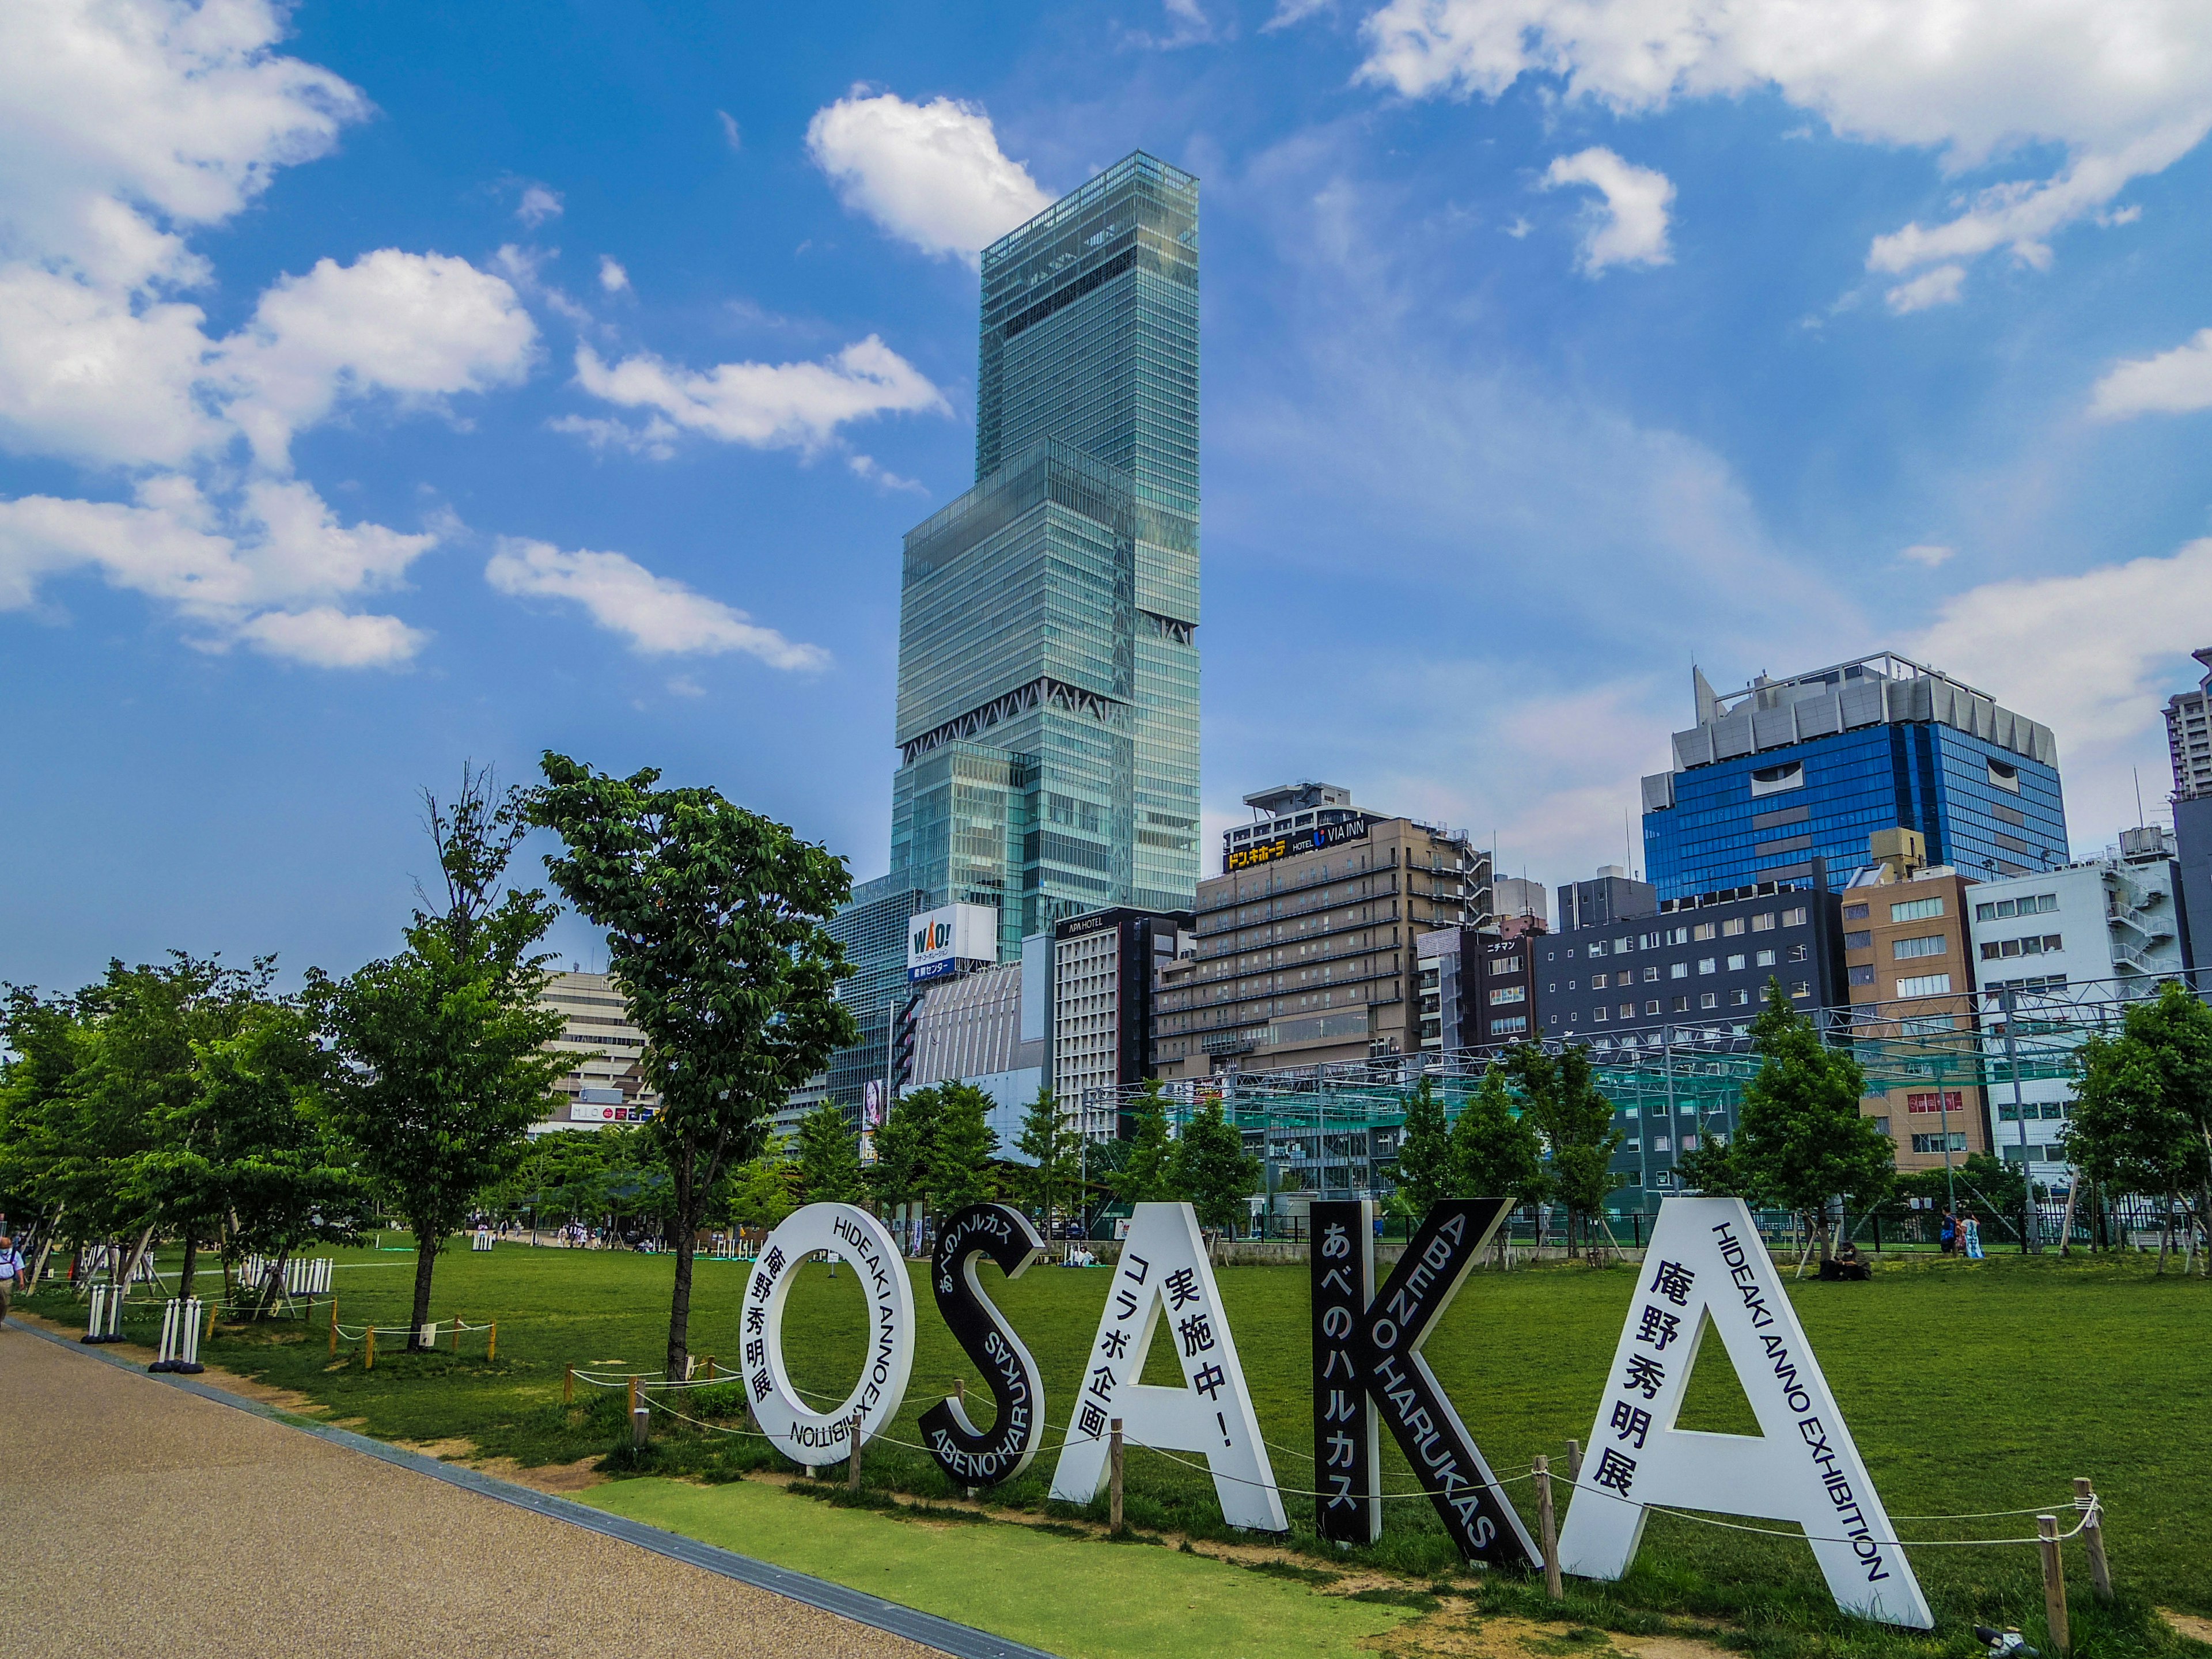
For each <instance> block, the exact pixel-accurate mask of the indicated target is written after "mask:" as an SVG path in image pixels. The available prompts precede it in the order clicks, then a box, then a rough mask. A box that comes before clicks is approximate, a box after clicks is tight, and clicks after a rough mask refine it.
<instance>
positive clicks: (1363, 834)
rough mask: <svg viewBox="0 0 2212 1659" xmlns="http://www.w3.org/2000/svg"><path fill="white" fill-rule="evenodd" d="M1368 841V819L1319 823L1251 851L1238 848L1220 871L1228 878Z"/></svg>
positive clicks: (1252, 847)
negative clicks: (1257, 867) (1237, 872)
mask: <svg viewBox="0 0 2212 1659" xmlns="http://www.w3.org/2000/svg"><path fill="white" fill-rule="evenodd" d="M1366 839H1367V820H1366V819H1365V818H1352V819H1349V820H1347V821H1346V822H1345V823H1316V824H1313V825H1311V826H1310V827H1308V828H1306V829H1300V830H1297V831H1295V832H1293V833H1291V834H1290V835H1283V836H1270V837H1269V838H1268V839H1267V840H1266V841H1255V842H1252V843H1251V845H1249V847H1239V848H1235V849H1233V850H1232V851H1231V853H1230V854H1229V855H1228V857H1227V858H1225V859H1224V860H1222V866H1221V871H1222V873H1223V874H1224V875H1226V874H1228V873H1229V872H1231V870H1249V869H1250V868H1251V867H1252V866H1254V865H1255V864H1273V862H1274V861H1275V860H1277V859H1286V858H1291V857H1293V856H1295V855H1296V854H1300V853H1311V852H1316V851H1318V850H1319V849H1320V848H1324V847H1335V846H1338V845H1340V844H1341V843H1342V842H1347V841H1364V840H1366Z"/></svg>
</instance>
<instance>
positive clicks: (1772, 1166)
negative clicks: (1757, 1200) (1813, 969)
mask: <svg viewBox="0 0 2212 1659" xmlns="http://www.w3.org/2000/svg"><path fill="white" fill-rule="evenodd" d="M1751 1045H1752V1051H1753V1053H1754V1054H1758V1055H1759V1056H1760V1062H1759V1071H1758V1073H1757V1075H1755V1076H1754V1077H1753V1079H1751V1081H1750V1083H1748V1084H1747V1085H1745V1088H1744V1091H1743V1104H1742V1107H1741V1110H1740V1112H1739V1113H1738V1115H1737V1119H1736V1123H1737V1128H1736V1137H1735V1146H1734V1147H1733V1148H1732V1149H1731V1150H1732V1151H1733V1152H1734V1153H1735V1167H1736V1168H1737V1170H1739V1171H1741V1177H1742V1179H1743V1180H1744V1181H1745V1182H1747V1183H1748V1185H1749V1186H1750V1188H1752V1190H1753V1191H1754V1192H1755V1193H1757V1194H1759V1196H1760V1197H1761V1198H1763V1199H1765V1200H1767V1201H1769V1202H1771V1203H1774V1204H1777V1205H1779V1206H1782V1207H1784V1208H1785V1209H1790V1210H1794V1211H1796V1212H1798V1213H1800V1214H1801V1215H1802V1216H1803V1217H1804V1218H1805V1221H1806V1225H1807V1227H1808V1231H1809V1232H1810V1233H1811V1235H1812V1237H1814V1238H1816V1239H1817V1240H1818V1241H1819V1243H1820V1255H1821V1258H1822V1259H1823V1260H1824V1261H1825V1260H1826V1257H1827V1255H1828V1252H1829V1249H1830V1248H1831V1243H1832V1240H1831V1237H1830V1235H1829V1231H1828V1206H1829V1204H1830V1201H1831V1200H1839V1199H1840V1200H1848V1201H1851V1202H1855V1203H1857V1205H1858V1206H1860V1207H1862V1208H1867V1209H1871V1208H1872V1207H1874V1206H1875V1205H1877V1204H1879V1203H1880V1202H1881V1200H1882V1199H1883V1198H1884V1196H1885V1195H1887V1193H1888V1191H1889V1189H1890V1187H1891V1185H1892V1183H1893V1182H1895V1180H1896V1178H1897V1169H1896V1158H1895V1148H1894V1146H1893V1143H1892V1142H1891V1140H1890V1138H1889V1136H1888V1135H1887V1134H1886V1133H1884V1132H1883V1131H1882V1129H1881V1126H1880V1125H1879V1124H1877V1123H1876V1122H1875V1121H1874V1120H1873V1119H1872V1118H1870V1117H1865V1116H1863V1115H1861V1114H1860V1112H1859V1101H1860V1098H1861V1097H1863V1096H1864V1095H1865V1093H1866V1091H1867V1084H1866V1073H1864V1072H1863V1071H1862V1070H1861V1069H1860V1067H1859V1063H1858V1061H1857V1060H1854V1059H1853V1058H1852V1057H1851V1056H1850V1054H1847V1053H1846V1052H1844V1050H1843V1049H1840V1048H1830V1047H1829V1046H1828V1045H1827V1044H1826V1043H1824V1042H1821V1041H1820V1033H1819V1032H1818V1031H1816V1030H1814V1026H1813V1022H1812V1020H1811V1019H1809V1018H1807V1017H1806V1016H1805V1015H1803V1014H1801V1013H1799V1012H1797V1011H1796V1009H1794V1008H1792V1007H1791V1006H1790V999H1789V997H1788V996H1787V995H1785V994H1784V992H1783V989H1782V981H1780V980H1778V979H1770V980H1768V981H1766V1006H1765V1008H1764V1009H1762V1010H1761V1011H1760V1012H1759V1018H1757V1019H1755V1020H1753V1022H1752V1026H1751ZM1802 1270H1803V1266H1802V1262H1801V1263H1800V1265H1799V1271H1801V1272H1802Z"/></svg>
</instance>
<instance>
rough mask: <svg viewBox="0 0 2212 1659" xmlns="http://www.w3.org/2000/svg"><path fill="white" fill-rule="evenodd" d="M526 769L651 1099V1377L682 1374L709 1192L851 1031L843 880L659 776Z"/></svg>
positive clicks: (816, 858) (577, 767)
mask: <svg viewBox="0 0 2212 1659" xmlns="http://www.w3.org/2000/svg"><path fill="white" fill-rule="evenodd" d="M541 764H542V768H543V770H544V775H545V786H544V787H543V788H542V789H539V790H538V791H537V792H536V793H535V794H534V796H533V797H532V802H531V806H530V813H531V816H532V819H533V821H534V822H536V823H541V824H544V826H545V827H546V828H548V829H552V830H554V831H556V833H558V834H559V836H560V837H561V839H562V842H564V843H565V850H564V851H563V852H562V854H559V855H558V856H555V857H549V858H548V859H547V860H545V866H546V869H547V870H548V871H549V872H550V873H551V875H552V878H553V882H554V884H555V885H556V886H557V887H558V888H559V889H560V890H561V891H562V893H563V894H565V895H566V896H568V900H569V902H571V903H573V904H574V905H575V907H576V908H578V909H579V910H580V911H582V912H583V913H584V915H586V916H588V917H590V918H591V919H592V921H595V922H597V923H598V924H599V926H600V927H604V928H605V929H606V930H607V960H608V966H609V968H610V969H611V972H612V974H613V975H614V980H615V983H616V984H617V986H619V987H621V989H622V994H623V998H624V1000H626V1001H627V1003H628V1004H629V1014H630V1018H632V1019H633V1020H634V1021H635V1022H636V1024H637V1026H638V1028H639V1030H642V1031H643V1032H644V1033H645V1041H646V1048H645V1055H644V1060H643V1068H644V1072H645V1076H646V1079H647V1082H648V1083H650V1084H651V1085H652V1086H653V1088H654V1089H656V1090H658V1091H659V1094H660V1111H659V1115H658V1116H657V1117H655V1118H654V1120H653V1139H654V1141H655V1143H656V1144H657V1145H658V1146H659V1148H660V1150H661V1152H662V1154H663V1156H664V1157H665V1158H666V1160H667V1164H668V1170H669V1175H670V1177H671V1182H672V1184H673V1193H672V1195H671V1208H672V1212H673V1213H672V1216H671V1220H672V1223H673V1227H672V1231H673V1232H674V1234H675V1242H676V1284H675V1289H674V1291H672V1293H671V1296H670V1298H669V1310H668V1355H667V1360H666V1370H667V1374H668V1375H669V1376H684V1375H685V1373H686V1368H687V1364H688V1361H689V1359H690V1319H691V1261H692V1247H693V1243H694V1239H695V1237H696V1233H697V1231H698V1228H699V1225H700V1222H701V1220H702V1218H703V1217H704V1215H705V1213H706V1208H707V1205H708V1200H709V1197H710V1195H711V1194H712V1193H713V1191H714V1183H715V1182H716V1181H717V1180H719V1179H720V1176H721V1175H722V1172H723V1171H724V1170H726V1169H728V1168H729V1167H730V1166H731V1164H734V1163H737V1162H740V1161H742V1160H744V1159H745V1158H751V1157H755V1156H757V1154H758V1153H759V1152H761V1150H762V1148H763V1143H764V1141H765V1139H766V1138H767V1129H768V1119H769V1114H770V1113H772V1112H774V1111H775V1110H776V1109H778V1108H780V1107H781V1106H782V1104H783V1103H785V1102H786V1101H787V1100H788V1099H789V1098H790V1097H791V1092H792V1091H793V1090H794V1089H796V1088H798V1087H799V1085H802V1084H803V1083H805V1081H806V1079H808V1078H809V1077H811V1076H812V1075H813V1074H814V1073H816V1072H817V1071H819V1070H820V1069H821V1067H822V1066H823V1062H824V1061H826V1060H828V1059H829V1054H830V1053H831V1051H832V1050H834V1049H836V1048H842V1047H844V1046H845V1045H846V1044H848V1043H850V1042H854V1041H855V1040H856V1039H857V1037H858V1036H859V1030H858V1028H857V1027H856V1026H855V1025H854V1023H853V1016H852V1013H851V1012H850V1011H849V1010H848V1009H847V1008H845V1007H844V1006H842V1004H841V1003H839V1002H838V1000H837V999H836V985H837V981H839V980H841V979H843V978H845V977H846V976H847V975H849V974H850V973H851V972H852V969H850V968H849V967H848V966H847V965H846V963H845V958H844V952H843V951H842V950H841V949H840V948H839V946H838V945H837V942H836V940H835V939H831V938H830V937H829V934H828V933H826V932H824V931H823V927H822V924H823V922H824V921H827V920H828V919H829V916H830V915H831V914H832V913H833V912H835V911H836V908H837V907H838V906H839V905H841V904H842V903H843V902H845V901H846V899H847V898H848V897H850V896H851V895H852V890H853V878H852V875H851V872H849V871H848V870H847V869H846V867H845V861H844V860H842V859H840V858H837V857H836V856H834V855H833V854H830V853H829V851H828V850H827V849H826V848H822V847H818V846H817V845H815V844H814V843H813V842H805V841H801V840H800V839H799V837H798V836H796V835H794V834H793V833H792V831H791V830H790V829H788V828H787V826H785V825H783V824H781V823H777V822H775V820H774V819H773V818H769V817H763V816H762V815H760V814H759V813H757V812H749V811H745V810H744V808H743V807H740V806H736V805H732V803H730V802H729V801H727V800H726V799H723V797H722V796H721V794H720V793H719V792H718V791H716V790H713V789H706V788H690V789H660V788H656V787H654V786H655V785H657V784H658V783H659V781H660V774H659V772H657V771H653V770H651V769H647V770H645V771H641V772H637V773H635V774H633V775H630V776H629V777H627V778H616V777H611V776H608V775H606V774H605V773H602V772H598V771H595V770H593V769H592V768H591V767H588V766H585V765H582V764H580V763H578V762H575V761H573V760H571V759H569V758H568V757H567V756H565V755H556V754H554V753H552V752H551V751H550V750H549V751H548V752H547V753H546V755H545V757H544V760H543V762H542V763H541Z"/></svg>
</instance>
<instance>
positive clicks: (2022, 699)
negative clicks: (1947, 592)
mask: <svg viewBox="0 0 2212 1659" xmlns="http://www.w3.org/2000/svg"><path fill="white" fill-rule="evenodd" d="M2206 617H2212V537H2208V538H2204V539H2202V540H2199V541H2194V542H2191V543H2189V544H2186V545H2185V546H2184V547H2182V548H2181V550H2179V552H2176V553H2175V554H2173V555H2172V556H2170V557H2166V558H2157V557H2148V558H2141V559H2133V560H2130V561H2129V562H2127V563H2125V564H2113V565H2104V566H2101V567H2100V568H2097V569H2094V570H2089V571H2085V572H2083V573H2082V574H2080V575H2076V576H2040V577H2028V578H2023V579H2021V580H2013V581H2002V582H1990V583H1988V584H1986V585H1984V586H1980V587H1975V588H1970V589H1968V590H1967V591H1966V592H1964V593H1960V594H1959V595H1957V596H1956V597H1955V598H1953V599H1949V600H1948V601H1947V602H1946V603H1945V604H1944V605H1943V606H1942V609H1941V610H1940V611H1938V612H1937V613H1936V622H1935V624H1934V626H1932V627H1931V628H1929V629H1928V631H1927V632H1926V633H1925V634H1923V635H1921V636H1920V638H1919V639H1917V641H1911V642H1909V643H1908V644H1907V646H1906V647H1905V648H1906V650H1907V651H1909V652H1910V653H1911V654H1912V655H1913V656H1915V657H1916V658H1917V659H1920V660H1921V661H1923V662H1932V663H1935V664H1936V665H1939V666H1941V667H1942V668H1943V669H1944V670H1946V671H1948V672H1950V673H1954V674H1956V675H1958V676H1959V677H1960V678H1962V679H1964V680H1966V681H1967V682H1968V683H1969V684H1974V685H1978V686H1980V687H1981V688H1982V689H1983V690H1985V691H1988V692H1989V693H1990V695H1992V696H1995V697H1996V698H1997V699H1999V701H2001V702H2003V703H2004V704H2005V705H2006V706H2007V707H2008V708H2017V709H2018V710H2020V712H2021V714H2026V715H2027V716H2028V717H2029V718H2030V719H2031V720H2041V721H2042V722H2043V723H2044V724H2045V725H2046V726H2050V727H2051V730H2052V731H2053V732H2055V733H2056V734H2057V739H2058V756H2059V766H2060V769H2062V770H2063V772H2064V774H2065V777H2066V796H2067V805H2068V815H2069V817H2070V818H2071V819H2072V820H2073V821H2074V822H2075V823H2077V824H2082V825H2086V826H2088V827H2089V836H2090V839H2091V840H2092V842H2101V841H2102V840H2103V839H2104V838H2105V837H2106V836H2108V835H2109V834H2110V833H2111V830H2112V828H2114V827H2116V826H2118V825H2120V824H2123V823H2134V822H2135V821H2136V810H2135V805H2134V793H2133V786H2134V776H2133V770H2134V769H2136V768H2137V767H2140V768H2141V769H2142V773H2143V775H2144V777H2145V779H2146V781H2150V780H2158V783H2157V785H2156V787H2155V792H2154V793H2155V794H2156V795H2158V796H2161V797H2162V796H2163V794H2164V793H2165V787H2164V783H2163V779H2164V778H2165V775H2166V772H2165V768H2166V736H2165V724H2164V722H2163V720H2161V719H2160V709H2161V708H2163V706H2164V704H2165V702H2166V697H2167V696H2169V695H2171V694H2172V692H2173V691H2174V690H2179V689H2180V688H2181V687H2182V686H2184V685H2185V684H2193V683H2194V682H2195V680H2196V678H2197V670H2196V669H2195V668H2194V667H2193V665H2191V663H2190V661H2189V653H2190V652H2191V650H2192V649H2193V648H2195V647H2197V646H2200V645H2202V644H2203V643H2204V619H2205V618H2206ZM2150 793H2153V791H2152V790H2150V789H2148V788H2147V790H2146V794H2147V795H2148V794H2150Z"/></svg>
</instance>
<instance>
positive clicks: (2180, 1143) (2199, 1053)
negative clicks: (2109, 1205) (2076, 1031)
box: [2066, 980, 2212, 1273]
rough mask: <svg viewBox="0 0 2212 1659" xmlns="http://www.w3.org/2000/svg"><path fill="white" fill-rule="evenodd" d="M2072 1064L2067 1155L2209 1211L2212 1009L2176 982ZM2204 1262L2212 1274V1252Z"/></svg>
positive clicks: (2130, 1185)
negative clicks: (2189, 1197) (2115, 1033)
mask: <svg viewBox="0 0 2212 1659" xmlns="http://www.w3.org/2000/svg"><path fill="white" fill-rule="evenodd" d="M2075 1066H2076V1072H2077V1079H2078V1080H2077V1082H2076V1084H2075V1092H2074V1109H2073V1113H2072V1115H2071V1118H2070V1121H2069V1125H2068V1128H2067V1133H2066V1148H2067V1156H2068V1158H2069V1159H2071V1160H2072V1161H2073V1162H2074V1163H2075V1164H2076V1165H2078V1166H2079V1167H2080V1168H2081V1170H2082V1171H2083V1172H2084V1173H2085V1174H2087V1176H2089V1178H2090V1179H2091V1180H2092V1181H2094V1182H2097V1183H2098V1184H2099V1185H2100V1186H2103V1187H2106V1188H2110V1189H2112V1190H2115V1191H2119V1192H2137V1193H2151V1194H2158V1195H2159V1196H2160V1197H2162V1198H2166V1199H2167V1200H2169V1201H2173V1200H2179V1198H2180V1196H2181V1194H2184V1193H2187V1194H2191V1195H2192V1196H2194V1197H2195V1199H2196V1200H2197V1216H2198V1217H2199V1218H2203V1217H2205V1216H2212V1009H2208V1008H2207V1007H2206V1006H2204V1004H2203V1002H2202V1001H2200V1000H2198V999H2197V998H2196V997H2194V996H2192V995H2191V994H2190V993H2189V991H2188V989H2187V987H2185V986H2183V985H2181V984H2179V983H2178V982H2176V981H2171V980H2169V981H2166V983H2165V984H2164V985H2161V986H2160V987H2159V994H2158V995H2157V996H2156V997H2155V998H2152V999H2148V1000H2143V1001H2141V1002H2136V1003H2133V1004H2130V1006H2129V1007H2128V1009H2127V1011H2126V1012H2125V1013H2124V1014H2123V1015H2122V1016H2121V1023H2120V1030H2119V1034H2118V1036H2093V1037H2092V1038H2090V1039H2089V1041H2088V1042H2086V1043H2084V1044H2083V1045H2082V1048H2081V1053H2080V1054H2079V1055H2078V1056H2077V1057H2076V1060H2075ZM2165 1266H2166V1256H2165V1249H2164V1244H2163V1241H2161V1245H2160V1254H2159V1267H2160V1271H2163V1270H2164V1268H2165ZM2205 1266H2206V1271H2207V1273H2212V1251H2208V1253H2207V1257H2206V1264H2205Z"/></svg>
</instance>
